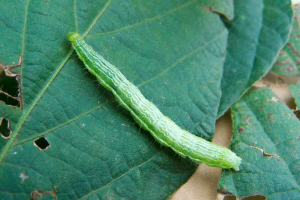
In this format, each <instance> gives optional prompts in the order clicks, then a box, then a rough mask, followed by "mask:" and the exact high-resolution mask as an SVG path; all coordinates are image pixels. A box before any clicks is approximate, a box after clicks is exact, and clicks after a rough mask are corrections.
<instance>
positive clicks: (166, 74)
mask: <svg viewBox="0 0 300 200" xmlns="http://www.w3.org/2000/svg"><path fill="white" fill-rule="evenodd" d="M225 2H227V3H228V2H230V1H225ZM17 3H18V2H10V1H5V2H4V3H3V5H4V6H2V7H0V10H1V12H0V13H1V15H0V17H1V18H0V21H2V24H1V26H2V28H4V29H5V30H4V31H3V32H5V33H6V34H7V35H9V34H10V33H12V34H16V35H17V37H16V38H15V40H14V43H12V44H11V46H9V45H6V44H8V43H9V39H10V36H9V37H6V36H5V35H3V34H1V36H0V44H1V45H2V44H4V45H3V47H4V48H2V49H1V51H6V54H0V60H1V61H5V62H7V63H12V62H13V60H15V62H16V61H17V59H18V57H16V55H17V54H21V55H22V57H23V62H22V66H21V68H20V70H19V72H20V74H21V91H22V100H23V112H22V115H21V116H20V118H19V121H18V123H17V124H16V125H15V127H14V131H13V134H12V136H11V137H10V139H9V140H5V141H4V143H5V146H3V148H2V149H1V152H0V162H1V165H0V179H1V181H0V191H1V192H0V199H26V198H27V199H28V198H30V194H31V193H32V192H34V191H37V190H38V191H42V192H47V191H51V192H54V193H55V194H56V196H57V198H58V199H110V198H112V197H113V198H116V199H118V198H125V199H166V198H168V197H169V196H170V195H171V194H172V193H173V192H174V191H175V190H176V189H178V187H180V186H181V185H182V184H183V183H184V182H185V181H186V180H187V179H188V178H189V176H190V175H191V174H192V173H193V172H194V170H195V169H196V167H197V165H196V164H194V163H192V162H191V161H190V160H188V159H183V158H180V157H179V156H178V155H175V153H174V152H173V151H171V150H170V149H168V148H164V147H162V146H161V145H159V144H158V143H156V142H155V141H154V139H153V138H152V137H151V136H150V134H149V133H148V132H146V131H143V130H141V128H140V127H139V126H138V125H137V124H136V123H135V122H134V120H133V119H132V117H131V116H130V114H129V113H128V112H127V111H125V110H124V109H123V108H122V107H120V106H119V105H118V104H117V103H116V102H115V100H114V98H113V96H112V94H111V93H110V92H108V91H106V90H105V89H104V88H103V87H101V86H99V83H98V82H97V80H96V79H95V77H93V76H92V75H90V74H89V73H87V71H86V70H85V69H84V66H83V63H82V62H81V61H79V60H78V58H77V55H75V54H73V51H72V50H71V46H70V44H69V42H68V41H67V38H66V35H67V33H69V32H71V31H78V32H79V33H81V34H82V35H83V36H85V39H86V41H87V43H88V44H90V45H91V46H93V47H94V49H95V50H96V51H97V52H99V53H100V54H101V55H103V56H104V57H105V58H106V59H107V60H108V61H109V62H111V63H112V64H114V65H115V66H117V67H118V68H119V69H120V70H121V71H122V72H123V73H124V74H125V76H126V77H127V78H128V79H129V80H130V81H131V82H133V83H134V84H136V85H138V86H139V88H140V90H141V91H142V93H143V94H144V95H145V96H146V98H148V99H150V100H152V101H153V102H154V103H155V104H156V105H157V106H158V107H159V109H160V110H161V111H162V112H163V113H164V114H166V115H167V116H169V117H170V118H172V119H173V120H174V121H175V122H176V123H177V124H178V125H179V126H181V127H182V128H185V129H187V130H188V131H190V132H192V133H194V134H197V135H201V136H203V137H205V138H210V137H211V135H212V134H213V132H214V124H215V119H216V117H217V110H218V105H219V104H220V97H221V89H220V83H221V78H222V71H223V68H222V67H223V63H224V60H225V53H226V46H227V35H228V31H227V29H226V27H225V26H224V24H223V22H222V20H221V19H220V16H219V14H217V13H215V12H212V11H211V9H207V8H208V7H210V6H211V5H212V2H211V1H207V0H206V1H201V0H198V1H195V0H194V1H186V0H182V1H173V0H164V1H143V2H140V1H133V0H132V1H124V0H122V1H121V0H120V1H117V0H115V1H112V0H110V1H103V0H98V1H96V0H95V1H91V2H90V1H79V0H77V1H71V0H67V1H59V0H54V1H38V0H32V1H20V4H18V5H17V6H16V5H15V4H17ZM214 3H215V4H214V5H213V6H214V7H213V10H214V11H216V12H217V11H218V10H217V8H218V7H219V8H220V7H222V6H219V5H218V4H220V5H224V2H223V1H214ZM20 5H21V6H22V7H21V8H19V7H18V6H20ZM228 5H230V4H228ZM17 8H18V10H15V9H17ZM228 9H231V11H232V10H233V8H232V5H231V6H229V7H228ZM20 10H21V11H20ZM18 11H19V13H20V14H19V13H18ZM225 11H226V9H225V10H224V8H223V10H220V11H218V12H219V13H227V14H228V16H227V17H228V18H230V17H229V16H230V15H232V13H231V14H230V10H229V11H226V12H225ZM11 12H15V13H14V14H16V15H21V17H20V19H22V20H23V21H22V20H19V21H20V23H15V22H14V21H13V20H10V19H8V18H9V16H10V15H11ZM17 13H18V14H17ZM22 16H23V18H22ZM17 17H19V16H17ZM22 23H23V24H22ZM15 51H16V53H12V55H11V58H9V59H7V60H5V59H4V58H3V56H6V55H8V54H9V52H15ZM7 52H8V53H7ZM4 109H6V108H4ZM11 117H12V115H11V116H9V117H8V118H11ZM41 136H44V137H45V139H46V140H47V141H48V142H49V144H50V146H49V147H48V148H47V149H46V150H43V151H40V150H39V149H38V148H37V147H36V146H35V145H34V141H35V140H36V139H37V138H39V137H41ZM1 140H3V139H2V138H1ZM1 142H3V141H1ZM4 143H3V144H4ZM33 194H34V193H33ZM45 198H50V197H49V195H47V196H45Z"/></svg>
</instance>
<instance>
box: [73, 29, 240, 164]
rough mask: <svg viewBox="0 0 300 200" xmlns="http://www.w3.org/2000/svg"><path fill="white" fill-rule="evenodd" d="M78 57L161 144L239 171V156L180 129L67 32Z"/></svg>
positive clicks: (183, 153)
mask: <svg viewBox="0 0 300 200" xmlns="http://www.w3.org/2000/svg"><path fill="white" fill-rule="evenodd" d="M68 40H69V41H70V42H71V43H72V46H73V48H74V49H75V51H76V52H77V55H78V57H79V58H80V60H82V61H83V63H84V65H85V67H86V68H87V69H88V70H89V71H90V73H92V74H93V75H95V76H96V77H97V79H98V81H99V82H100V84H101V85H102V86H104V87H105V88H106V89H108V90H109V91H111V92H112V93H113V95H114V96H115V98H116V100H117V101H118V103H119V104H120V105H121V106H122V107H123V108H125V109H126V110H128V111H129V112H130V113H131V115H132V117H133V118H134V120H135V121H136V122H137V123H138V124H139V125H140V126H141V127H142V128H143V129H145V130H147V131H149V132H150V133H151V135H152V136H153V137H154V139H155V140H156V141H157V142H159V143H160V144H162V145H164V146H167V147H170V148H172V149H173V150H174V151H175V152H176V153H178V154H179V155H181V156H183V157H186V156H188V157H190V159H191V160H193V161H194V162H196V163H202V162H204V163H205V164H207V165H209V166H212V167H220V168H233V169H235V170H239V165H240V163H241V158H240V157H238V156H237V155H236V154H235V153H234V152H232V151H230V150H229V149H227V148H225V147H222V146H219V145H217V144H215V143H212V142H209V141H206V140H204V139H202V138H200V137H197V136H195V135H193V134H191V133H189V132H188V131H186V130H183V129H181V128H180V127H179V126H178V125H176V124H175V123H174V122H173V121H172V120H171V119H170V118H168V117H166V116H164V115H163V114H162V112H161V111H160V110H159V109H158V108H157V107H156V106H155V105H154V104H153V103H152V102H150V101H149V100H147V99H146V98H145V97H144V96H143V95H142V93H141V92H140V90H139V89H138V88H137V87H136V86H135V85H133V84H132V83H131V82H129V81H128V80H127V79H126V77H125V76H124V75H123V74H122V73H121V72H120V71H119V70H118V69H117V68H116V67H115V66H113V65H112V64H110V63H109V62H108V61H106V60H105V59H104V58H103V57H102V56H101V55H99V54H98V53H97V52H95V51H94V50H93V49H92V47H90V46H89V45H87V44H86V43H85V41H84V40H83V39H82V38H81V37H80V35H79V34H78V33H77V32H71V33H69V34H68Z"/></svg>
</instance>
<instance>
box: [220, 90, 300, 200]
mask: <svg viewBox="0 0 300 200" xmlns="http://www.w3.org/2000/svg"><path fill="white" fill-rule="evenodd" d="M231 112H232V119H233V128H234V135H233V140H232V144H231V149H232V150H233V151H235V152H236V153H237V155H238V156H240V157H241V158H242V159H243V161H242V164H241V167H240V171H238V172H232V171H230V170H225V171H224V172H223V173H222V176H221V179H220V183H219V187H221V188H224V189H225V190H228V191H229V192H232V193H233V194H236V195H237V196H238V197H239V198H241V197H243V196H248V195H254V194H260V195H265V196H267V198H268V200H281V199H289V200H296V199H299V196H300V189H299V185H300V178H299V177H300V176H299V175H300V170H299V169H300V159H299V155H300V122H299V120H298V119H297V118H296V116H295V115H294V114H293V112H292V111H291V110H290V109H289V108H288V107H287V106H286V105H285V104H284V103H282V102H280V101H279V99H278V98H277V97H276V95H275V94H274V93H273V92H271V90H269V89H267V88H263V89H258V90H254V91H249V92H248V93H246V94H245V95H244V96H243V97H242V98H241V99H240V100H239V101H238V102H237V103H235V104H234V105H233V106H232V108H231Z"/></svg>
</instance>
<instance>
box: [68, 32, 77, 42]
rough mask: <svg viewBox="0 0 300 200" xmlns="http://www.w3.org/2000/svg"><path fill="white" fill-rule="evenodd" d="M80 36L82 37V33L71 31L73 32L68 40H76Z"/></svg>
mask: <svg viewBox="0 0 300 200" xmlns="http://www.w3.org/2000/svg"><path fill="white" fill-rule="evenodd" d="M79 37H80V35H79V33H77V32H71V33H69V34H68V40H69V41H70V42H74V41H75V40H76V39H77V38H79Z"/></svg>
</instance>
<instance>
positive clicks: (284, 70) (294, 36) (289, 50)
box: [271, 5, 300, 76]
mask: <svg viewBox="0 0 300 200" xmlns="http://www.w3.org/2000/svg"><path fill="white" fill-rule="evenodd" d="M293 10H294V13H295V16H294V18H293V23H292V32H291V35H290V39H289V41H288V43H287V44H286V46H285V47H284V48H283V49H282V50H281V51H280V54H279V57H278V59H277V62H276V63H275V64H274V66H273V67H272V69H271V71H272V72H273V73H275V74H277V75H278V76H283V75H284V76H299V70H300V53H299V52H300V41H299V37H300V26H299V15H300V5H294V6H293Z"/></svg>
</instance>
